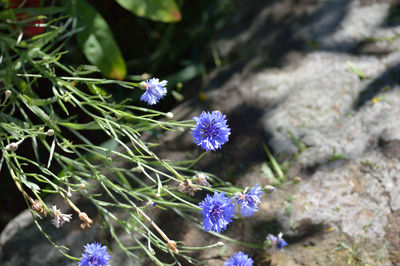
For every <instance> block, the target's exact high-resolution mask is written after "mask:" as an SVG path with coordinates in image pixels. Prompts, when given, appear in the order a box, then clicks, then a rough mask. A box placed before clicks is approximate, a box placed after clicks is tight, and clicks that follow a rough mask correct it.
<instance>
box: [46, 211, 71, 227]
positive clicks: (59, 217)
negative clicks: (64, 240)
mask: <svg viewBox="0 0 400 266" xmlns="http://www.w3.org/2000/svg"><path fill="white" fill-rule="evenodd" d="M50 210H51V216H53V217H54V219H53V220H51V223H52V224H54V226H55V227H57V228H59V227H61V226H63V224H64V223H65V222H69V220H71V218H72V214H63V213H62V212H61V211H60V210H59V209H57V207H56V206H53V207H51V209H50Z"/></svg>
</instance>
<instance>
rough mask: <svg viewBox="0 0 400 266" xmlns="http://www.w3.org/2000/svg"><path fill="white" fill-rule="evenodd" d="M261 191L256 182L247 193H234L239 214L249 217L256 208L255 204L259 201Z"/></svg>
mask: <svg viewBox="0 0 400 266" xmlns="http://www.w3.org/2000/svg"><path fill="white" fill-rule="evenodd" d="M262 193H263V192H262V191H261V187H260V186H259V185H258V184H256V185H255V186H254V187H253V188H252V189H251V190H250V191H249V192H248V193H245V194H242V193H238V194H237V195H236V197H235V200H236V203H237V204H238V205H239V206H240V214H241V215H242V216H243V217H245V216H247V217H250V216H251V215H253V214H254V213H255V212H256V211H257V210H258V207H257V205H258V204H259V203H260V202H261V201H260V195H261V194H262Z"/></svg>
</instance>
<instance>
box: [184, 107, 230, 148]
mask: <svg viewBox="0 0 400 266" xmlns="http://www.w3.org/2000/svg"><path fill="white" fill-rule="evenodd" d="M193 119H194V121H196V124H197V125H196V126H195V127H193V128H192V136H193V141H194V143H195V144H197V145H198V146H201V148H203V149H205V150H206V151H215V150H217V149H219V148H221V145H222V144H224V143H225V142H227V141H228V139H229V135H230V134H231V132H230V131H231V130H230V128H229V127H228V125H227V124H226V122H227V121H226V116H225V115H223V114H222V113H221V112H219V111H213V112H212V113H209V112H204V111H203V112H202V113H201V115H200V116H199V117H193Z"/></svg>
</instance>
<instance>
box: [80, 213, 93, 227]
mask: <svg viewBox="0 0 400 266" xmlns="http://www.w3.org/2000/svg"><path fill="white" fill-rule="evenodd" d="M79 219H81V220H82V221H83V223H81V228H82V229H85V228H86V227H90V226H92V224H93V220H92V219H90V218H89V216H88V215H87V214H86V212H80V213H79Z"/></svg>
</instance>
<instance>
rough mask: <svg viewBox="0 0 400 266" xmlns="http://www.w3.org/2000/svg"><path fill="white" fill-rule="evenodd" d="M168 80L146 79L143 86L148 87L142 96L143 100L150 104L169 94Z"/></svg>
mask: <svg viewBox="0 0 400 266" xmlns="http://www.w3.org/2000/svg"><path fill="white" fill-rule="evenodd" d="M167 82H168V81H166V80H163V81H161V82H160V81H159V79H156V78H152V79H148V80H146V82H145V83H144V85H143V87H145V88H146V91H145V93H143V95H142V96H141V97H140V100H141V101H144V102H147V103H148V104H150V105H153V104H156V103H157V102H158V101H159V100H160V99H161V98H163V97H164V96H165V94H167V89H166V88H165V86H167Z"/></svg>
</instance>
